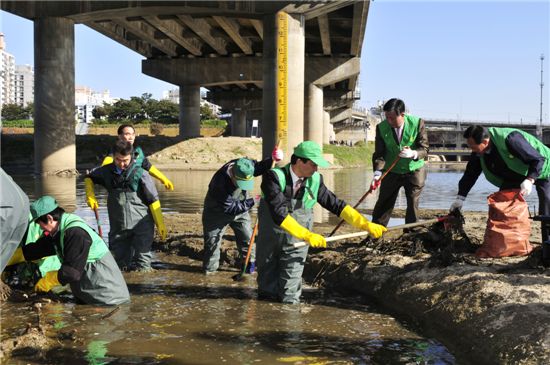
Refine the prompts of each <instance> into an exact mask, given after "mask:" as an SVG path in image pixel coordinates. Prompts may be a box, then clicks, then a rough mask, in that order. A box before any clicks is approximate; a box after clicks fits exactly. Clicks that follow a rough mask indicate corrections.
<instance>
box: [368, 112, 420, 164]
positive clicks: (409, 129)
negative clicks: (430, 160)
mask: <svg viewBox="0 0 550 365" xmlns="http://www.w3.org/2000/svg"><path fill="white" fill-rule="evenodd" d="M419 126H420V118H418V117H415V116H413V115H409V114H405V123H404V127H403V134H402V136H401V142H400V143H399V144H397V142H396V141H395V138H393V132H392V127H391V126H390V123H388V121H387V120H386V119H384V120H383V121H382V123H380V124H379V125H378V128H380V133H381V134H382V139H383V140H384V144H385V145H386V153H385V154H384V161H386V168H388V167H389V166H390V164H391V163H392V162H393V161H395V159H396V158H397V155H399V152H400V151H401V150H402V149H403V147H405V146H408V147H411V148H412V149H417V148H418V146H417V145H416V143H415V141H416V137H417V136H418V129H419ZM422 166H424V159H421V160H418V161H415V160H413V159H410V158H402V159H400V160H399V162H397V164H395V167H394V168H393V169H392V172H394V173H396V174H406V173H409V172H413V171H416V170H418V169H420V168H421V167H422Z"/></svg>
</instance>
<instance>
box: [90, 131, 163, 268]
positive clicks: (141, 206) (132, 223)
mask: <svg viewBox="0 0 550 365" xmlns="http://www.w3.org/2000/svg"><path fill="white" fill-rule="evenodd" d="M113 153H114V162H112V163H110V164H108V165H105V166H101V167H98V168H96V169H94V170H92V171H91V172H90V173H89V174H88V176H87V177H86V178H85V179H84V183H85V186H86V198H87V199H86V200H87V201H88V203H90V201H91V202H93V203H94V205H95V206H97V205H98V204H97V200H96V198H95V193H94V184H99V185H102V186H103V187H105V189H107V194H108V195H107V211H108V212H109V224H110V226H111V230H110V232H109V247H110V249H111V251H112V252H113V255H114V256H115V260H116V262H117V263H118V266H119V267H120V268H121V269H122V270H137V271H145V272H147V271H151V270H152V269H151V257H152V254H151V246H152V244H153V237H154V224H156V226H157V229H158V232H159V235H160V237H161V240H163V241H164V240H165V239H166V228H165V226H164V220H163V218H162V211H161V207H160V201H159V196H158V192H157V189H156V187H155V184H154V182H153V179H152V178H151V176H150V175H149V173H148V172H147V171H146V170H145V169H143V168H142V167H141V166H140V165H138V164H137V163H135V161H134V159H133V156H134V151H133V148H132V145H131V144H130V143H128V142H125V141H120V140H119V141H117V142H116V143H115V145H114V147H113ZM88 205H89V206H90V207H92V206H91V205H90V204H88Z"/></svg>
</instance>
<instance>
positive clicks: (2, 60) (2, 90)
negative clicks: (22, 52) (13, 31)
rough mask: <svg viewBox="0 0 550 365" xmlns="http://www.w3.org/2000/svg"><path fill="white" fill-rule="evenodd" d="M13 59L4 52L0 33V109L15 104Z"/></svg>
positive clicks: (4, 47)
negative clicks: (5, 105)
mask: <svg viewBox="0 0 550 365" xmlns="http://www.w3.org/2000/svg"><path fill="white" fill-rule="evenodd" d="M14 86H15V57H14V56H13V55H12V54H10V53H8V52H6V43H5V42H4V33H0V107H1V106H2V105H4V104H14V103H15V90H14Z"/></svg>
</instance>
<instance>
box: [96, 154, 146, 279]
mask: <svg viewBox="0 0 550 365" xmlns="http://www.w3.org/2000/svg"><path fill="white" fill-rule="evenodd" d="M132 166H135V163H134V164H132ZM109 174H110V175H111V176H108V177H107V178H106V179H105V181H106V182H107V183H106V188H107V191H108V193H109V194H108V197H107V210H108V212H109V224H110V225H111V230H110V231H109V246H110V249H111V250H112V252H113V255H114V257H115V260H116V262H117V263H118V266H119V267H120V268H122V269H124V270H126V269H136V270H148V269H150V268H151V257H152V254H151V245H152V244H153V237H154V233H155V228H154V222H153V217H152V216H151V213H150V212H149V208H148V207H147V205H145V204H144V203H143V201H142V200H141V198H140V197H139V196H138V193H137V190H138V186H139V183H140V180H141V175H142V174H143V169H141V167H137V166H136V169H135V170H133V171H129V173H127V174H126V173H125V175H123V176H122V177H116V176H114V175H115V174H114V173H113V172H112V171H110V172H109ZM116 178H118V179H121V181H117V183H116V184H114V183H113V182H114V181H115V179H116Z"/></svg>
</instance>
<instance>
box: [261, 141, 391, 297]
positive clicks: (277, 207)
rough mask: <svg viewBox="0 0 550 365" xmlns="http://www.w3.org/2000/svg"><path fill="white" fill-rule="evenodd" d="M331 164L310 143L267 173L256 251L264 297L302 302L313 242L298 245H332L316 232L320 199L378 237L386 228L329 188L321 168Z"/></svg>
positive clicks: (340, 215)
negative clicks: (295, 244)
mask: <svg viewBox="0 0 550 365" xmlns="http://www.w3.org/2000/svg"><path fill="white" fill-rule="evenodd" d="M328 166H329V162H327V161H326V160H325V159H324V158H323V153H322V150H321V147H320V146H319V145H318V144H317V143H315V142H313V141H305V142H302V143H300V144H299V145H298V146H296V147H295V148H294V154H293V155H292V157H291V160H290V163H289V164H287V165H286V166H284V167H282V168H278V167H277V168H273V169H271V170H269V171H268V172H267V173H265V174H264V176H263V179H262V185H261V187H262V194H263V196H262V199H261V201H260V207H259V209H258V215H259V230H258V239H257V242H258V244H257V254H256V258H257V260H256V263H257V267H258V298H259V299H267V300H278V301H281V302H283V303H299V302H300V295H301V293H302V272H303V270H304V264H305V261H306V256H307V252H308V246H307V245H306V246H302V247H298V248H296V247H294V246H293V244H294V243H295V242H298V241H301V240H303V241H306V242H308V243H309V245H311V246H312V247H326V241H325V238H324V237H323V236H321V235H319V234H316V233H313V232H311V229H312V227H313V206H314V205H315V204H316V203H319V204H321V206H322V207H323V208H325V209H327V210H329V211H330V212H332V213H334V214H336V215H337V216H339V217H341V218H343V219H344V220H345V221H346V222H348V223H349V224H351V225H353V226H354V227H357V228H359V229H362V230H366V231H368V232H369V233H370V234H371V235H372V236H373V237H375V238H378V237H380V236H381V235H382V234H383V233H384V232H385V231H386V228H385V227H383V226H381V225H378V224H374V223H371V222H369V221H368V220H367V219H366V218H365V217H363V216H362V215H361V214H360V213H359V212H358V211H357V210H355V209H353V208H352V207H351V206H349V205H348V204H346V202H344V201H343V200H340V199H338V198H337V197H336V196H335V195H334V193H333V192H332V191H330V190H329V189H328V188H327V187H326V186H325V184H324V183H323V176H322V175H321V174H319V173H318V172H317V169H318V167H328Z"/></svg>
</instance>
